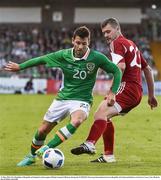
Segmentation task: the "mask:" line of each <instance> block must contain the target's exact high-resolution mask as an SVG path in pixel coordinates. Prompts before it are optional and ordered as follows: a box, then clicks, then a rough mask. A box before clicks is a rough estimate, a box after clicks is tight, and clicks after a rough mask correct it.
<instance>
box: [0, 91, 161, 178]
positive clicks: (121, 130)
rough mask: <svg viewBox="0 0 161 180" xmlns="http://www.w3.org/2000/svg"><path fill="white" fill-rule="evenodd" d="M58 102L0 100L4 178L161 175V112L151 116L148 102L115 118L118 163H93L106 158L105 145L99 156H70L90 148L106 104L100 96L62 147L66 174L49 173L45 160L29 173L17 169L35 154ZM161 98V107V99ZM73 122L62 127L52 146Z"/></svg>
mask: <svg viewBox="0 0 161 180" xmlns="http://www.w3.org/2000/svg"><path fill="white" fill-rule="evenodd" d="M53 98H54V97H53V96H51V95H0V127H1V129H0V175H16V176H19V175H40V176H43V175H44V176H47V175H49V176H59V175H61V176H65V175H80V176H82V175H93V176H97V175H103V176H108V175H109V176H111V175H112V176H113V175H130V176H131V175H143V176H145V175H161V108H160V105H159V106H158V108H157V109H154V110H153V111H151V110H150V108H149V107H148V105H147V97H146V96H145V97H143V99H142V102H141V104H140V105H139V106H138V107H137V108H135V109H134V110H133V111H131V112H130V113H129V114H127V115H126V116H124V117H115V118H113V122H114V124H115V132H116V135H115V156H116V159H117V162H116V163H113V164H97V163H90V160H92V159H95V158H97V157H98V156H99V155H100V154H101V153H102V150H103V144H102V140H101V139H100V140H99V141H98V143H97V145H96V148H97V154H96V155H94V156H89V155H80V156H74V155H72V154H71V153H70V149H71V148H73V147H75V146H77V145H79V144H80V143H82V142H84V140H85V139H86V137H87V135H88V132H89V129H90V126H91V124H92V122H93V114H94V111H95V109H96V107H97V105H98V104H99V102H100V101H101V100H102V97H101V96H95V99H94V105H93V107H92V110H91V113H90V116H89V118H88V120H87V121H86V122H84V124H82V126H80V128H79V129H78V130H77V132H76V133H75V135H74V136H73V137H71V139H69V140H67V141H66V142H64V143H63V144H61V145H60V146H59V147H58V148H59V149H61V150H62V151H63V152H64V155H65V164H64V166H63V167H62V168H61V169H58V170H47V169H44V167H43V166H42V164H41V161H40V160H39V161H37V163H36V164H35V165H32V166H29V167H17V166H16V164H17V163H18V162H19V161H20V160H22V158H23V157H24V156H25V155H26V154H27V153H28V152H29V150H30V144H31V140H32V137H33V135H34V133H35V131H36V129H37V128H38V126H39V125H40V123H41V119H42V118H43V115H44V113H45V112H46V110H47V108H48V107H49V105H50V104H51V102H52V100H53ZM157 98H158V101H159V104H161V96H158V97H157ZM68 121H69V119H65V120H64V121H62V122H61V123H60V124H59V125H58V126H57V128H55V129H54V130H53V131H52V132H51V133H50V134H49V136H48V138H47V141H48V140H49V139H51V138H52V137H53V135H54V133H55V131H56V130H57V129H59V128H60V127H63V126H64V125H65V124H66V123H67V122H68Z"/></svg>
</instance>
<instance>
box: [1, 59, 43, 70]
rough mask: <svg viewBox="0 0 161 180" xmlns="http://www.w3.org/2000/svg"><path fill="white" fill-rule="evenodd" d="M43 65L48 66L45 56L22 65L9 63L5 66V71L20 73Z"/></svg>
mask: <svg viewBox="0 0 161 180" xmlns="http://www.w3.org/2000/svg"><path fill="white" fill-rule="evenodd" d="M41 64H46V61H45V56H41V57H37V58H33V59H30V60H28V61H25V62H24V63H21V64H17V63H14V62H12V61H9V63H8V64H7V65H6V66H5V68H4V69H5V70H6V71H12V72H17V71H20V70H23V69H26V68H29V67H33V66H38V65H41Z"/></svg>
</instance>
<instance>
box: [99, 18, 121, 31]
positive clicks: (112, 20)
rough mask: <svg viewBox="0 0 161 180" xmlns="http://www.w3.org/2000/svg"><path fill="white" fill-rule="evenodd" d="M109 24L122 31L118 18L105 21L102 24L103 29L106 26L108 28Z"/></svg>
mask: <svg viewBox="0 0 161 180" xmlns="http://www.w3.org/2000/svg"><path fill="white" fill-rule="evenodd" d="M107 24H110V25H111V26H112V27H113V28H116V27H119V29H120V23H119V21H118V20H117V19H116V18H109V19H105V20H104V21H103V22H102V23H101V28H104V27H105V26H107Z"/></svg>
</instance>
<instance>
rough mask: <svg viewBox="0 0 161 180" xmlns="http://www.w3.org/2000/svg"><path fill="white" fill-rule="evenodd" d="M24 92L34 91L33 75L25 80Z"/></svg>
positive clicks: (30, 92)
mask: <svg viewBox="0 0 161 180" xmlns="http://www.w3.org/2000/svg"><path fill="white" fill-rule="evenodd" d="M24 92H25V93H26V94H32V93H34V87H33V77H31V78H30V79H29V81H27V83H26V85H25V87H24Z"/></svg>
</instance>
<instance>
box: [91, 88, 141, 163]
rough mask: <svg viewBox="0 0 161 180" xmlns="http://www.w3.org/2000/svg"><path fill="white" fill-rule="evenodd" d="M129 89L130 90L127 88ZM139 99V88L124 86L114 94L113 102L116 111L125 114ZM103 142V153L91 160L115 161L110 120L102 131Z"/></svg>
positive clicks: (112, 129)
mask: <svg viewBox="0 0 161 180" xmlns="http://www.w3.org/2000/svg"><path fill="white" fill-rule="evenodd" d="M132 88H134V89H135V91H132V92H131V89H132ZM129 89H130V90H129ZM138 92H139V93H138ZM140 100H141V92H140V88H136V87H134V86H133V85H132V86H127V87H126V86H125V87H124V88H122V90H121V91H120V92H119V93H118V94H117V95H116V102H115V104H114V106H115V108H116V109H117V111H118V113H119V114H121V115H125V114H126V113H128V112H129V111H130V110H131V109H133V108H134V107H136V106H137V105H138V104H139V103H140ZM103 142H104V154H103V155H102V156H101V157H99V158H98V159H96V160H93V161H91V162H99V163H100V162H101V163H102V162H103V163H104V162H115V161H116V160H115V157H114V152H113V151H114V127H113V124H112V122H111V123H108V124H107V127H106V130H105V131H104V133H103Z"/></svg>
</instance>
